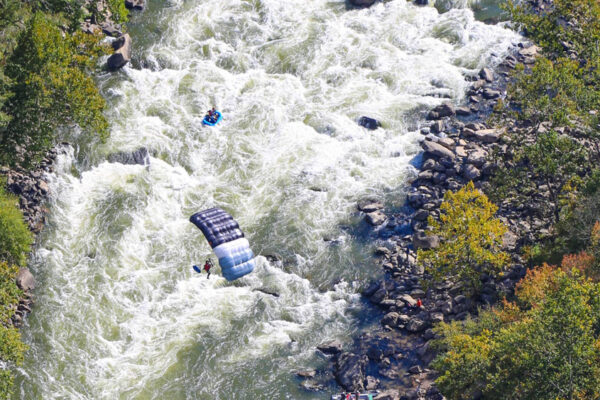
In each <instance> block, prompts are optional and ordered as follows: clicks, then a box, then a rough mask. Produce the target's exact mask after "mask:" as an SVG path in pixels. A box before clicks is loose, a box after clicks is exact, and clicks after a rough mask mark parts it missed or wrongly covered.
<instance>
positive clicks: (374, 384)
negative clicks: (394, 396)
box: [365, 376, 379, 390]
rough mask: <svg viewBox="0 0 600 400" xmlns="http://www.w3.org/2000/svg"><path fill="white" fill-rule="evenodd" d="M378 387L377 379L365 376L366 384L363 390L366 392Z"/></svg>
mask: <svg viewBox="0 0 600 400" xmlns="http://www.w3.org/2000/svg"><path fill="white" fill-rule="evenodd" d="M378 387H379V379H377V378H375V377H372V376H367V384H366V387H365V389H367V390H375V389H377V388H378Z"/></svg>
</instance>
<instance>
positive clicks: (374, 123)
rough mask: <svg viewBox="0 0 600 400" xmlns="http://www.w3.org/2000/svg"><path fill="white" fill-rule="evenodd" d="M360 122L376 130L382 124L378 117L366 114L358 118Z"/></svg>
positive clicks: (361, 124)
mask: <svg viewBox="0 0 600 400" xmlns="http://www.w3.org/2000/svg"><path fill="white" fill-rule="evenodd" d="M358 124H359V125H360V126H364V127H365V128H367V129H370V130H375V129H377V128H379V127H380V126H381V123H380V122H379V121H377V120H376V119H374V118H369V117H365V116H362V117H360V118H359V119H358Z"/></svg>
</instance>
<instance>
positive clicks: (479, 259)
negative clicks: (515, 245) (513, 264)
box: [417, 182, 508, 292]
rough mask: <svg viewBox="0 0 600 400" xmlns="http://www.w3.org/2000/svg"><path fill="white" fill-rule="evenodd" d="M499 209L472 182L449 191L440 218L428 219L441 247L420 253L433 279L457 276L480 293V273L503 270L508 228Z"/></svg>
mask: <svg viewBox="0 0 600 400" xmlns="http://www.w3.org/2000/svg"><path fill="white" fill-rule="evenodd" d="M497 209H498V207H496V206H495V205H494V204H493V203H491V202H490V201H489V200H488V198H487V196H486V195H485V194H483V193H481V192H480V191H478V190H476V189H475V186H474V185H473V182H469V183H468V184H467V185H466V186H465V187H463V188H462V189H460V190H459V191H457V192H451V191H447V192H446V194H445V195H444V201H443V202H442V204H441V206H440V210H441V214H440V218H439V221H438V220H435V219H434V218H433V217H431V216H430V217H429V220H428V223H429V226H430V230H429V231H428V235H436V236H438V237H439V238H440V246H439V247H438V248H436V249H429V250H419V251H418V253H417V256H418V260H419V262H422V263H425V265H426V267H427V271H428V272H429V273H430V274H431V276H432V278H433V280H434V281H436V282H440V281H442V280H444V279H447V278H448V277H449V276H455V277H457V278H458V279H459V280H460V281H462V282H465V283H466V289H467V291H471V292H477V291H478V290H479V288H480V286H481V281H480V275H481V273H487V274H490V275H496V274H497V273H498V272H500V271H501V269H502V267H503V266H504V265H505V264H506V262H507V261H508V255H507V254H506V253H505V252H503V251H501V246H502V236H503V235H504V234H505V233H506V227H505V226H504V225H503V224H502V222H500V221H499V220H498V219H496V218H494V214H495V213H496V211H497Z"/></svg>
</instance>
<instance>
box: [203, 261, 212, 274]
mask: <svg viewBox="0 0 600 400" xmlns="http://www.w3.org/2000/svg"><path fill="white" fill-rule="evenodd" d="M212 267H213V263H212V260H211V259H210V258H207V259H206V261H205V262H204V270H205V271H206V273H207V274H208V275H206V279H208V278H210V269H211V268H212Z"/></svg>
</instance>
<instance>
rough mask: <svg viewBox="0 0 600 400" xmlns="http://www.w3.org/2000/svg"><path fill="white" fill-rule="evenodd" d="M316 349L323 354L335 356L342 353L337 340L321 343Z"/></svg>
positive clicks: (340, 345)
mask: <svg viewBox="0 0 600 400" xmlns="http://www.w3.org/2000/svg"><path fill="white" fill-rule="evenodd" d="M317 349H319V350H321V351H322V352H323V353H325V354H337V353H339V352H341V351H342V343H341V342H340V341H339V340H331V341H329V342H325V343H321V344H320V345H318V346H317Z"/></svg>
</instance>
